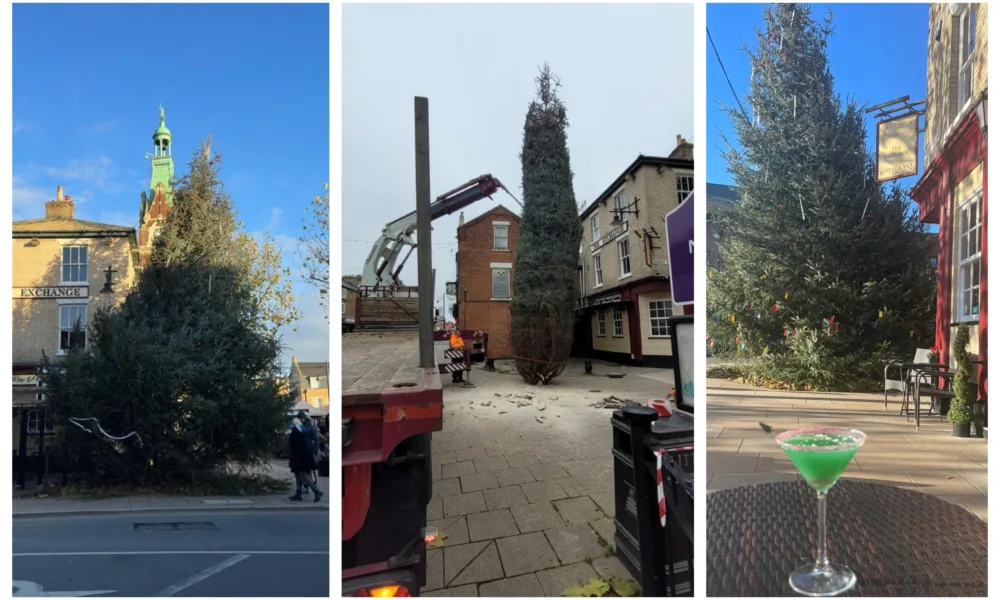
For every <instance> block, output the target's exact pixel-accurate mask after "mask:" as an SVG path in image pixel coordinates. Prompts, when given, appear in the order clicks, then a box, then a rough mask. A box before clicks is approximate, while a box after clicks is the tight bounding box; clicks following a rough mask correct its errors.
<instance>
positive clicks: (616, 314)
mask: <svg viewBox="0 0 1000 600" xmlns="http://www.w3.org/2000/svg"><path fill="white" fill-rule="evenodd" d="M611 337H616V338H623V337H625V311H623V310H622V309H621V308H619V307H617V306H616V307H614V308H612V309H611Z"/></svg>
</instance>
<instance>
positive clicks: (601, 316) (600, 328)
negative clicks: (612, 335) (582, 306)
mask: <svg viewBox="0 0 1000 600" xmlns="http://www.w3.org/2000/svg"><path fill="white" fill-rule="evenodd" d="M597 337H608V311H607V310H606V309H603V308H600V309H598V310H597Z"/></svg>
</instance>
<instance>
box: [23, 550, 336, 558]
mask: <svg viewBox="0 0 1000 600" xmlns="http://www.w3.org/2000/svg"><path fill="white" fill-rule="evenodd" d="M177 554H227V555H229V554H246V555H248V556H254V555H256V554H261V555H267V554H330V551H329V550H134V551H133V550H123V551H121V552H116V551H114V550H107V551H104V552H15V553H14V554H12V556H13V557H15V558H16V557H18V556H23V557H31V556H36V557H45V556H169V555H177Z"/></svg>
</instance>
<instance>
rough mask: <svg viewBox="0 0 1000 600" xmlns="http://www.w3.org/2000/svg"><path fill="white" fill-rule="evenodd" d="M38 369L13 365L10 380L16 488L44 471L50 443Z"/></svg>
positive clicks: (51, 431) (36, 477) (51, 427)
mask: <svg viewBox="0 0 1000 600" xmlns="http://www.w3.org/2000/svg"><path fill="white" fill-rule="evenodd" d="M37 372H38V367H37V366H36V365H14V366H13V378H12V392H13V393H12V399H13V402H12V410H13V415H12V417H13V433H14V436H13V458H14V477H15V482H16V484H17V485H18V486H19V487H24V485H25V483H26V482H27V480H28V479H29V478H31V477H34V478H35V479H36V480H38V481H39V482H40V480H41V477H42V474H43V473H45V471H46V468H45V467H46V465H45V462H46V458H45V457H46V446H47V445H50V440H51V439H52V435H53V433H54V431H53V424H52V419H51V418H50V417H49V416H47V415H46V412H45V404H44V401H43V399H42V396H41V394H40V393H39V391H38V374H37Z"/></svg>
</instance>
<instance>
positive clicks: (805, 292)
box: [707, 4, 937, 389]
mask: <svg viewBox="0 0 1000 600" xmlns="http://www.w3.org/2000/svg"><path fill="white" fill-rule="evenodd" d="M811 12H812V9H811V7H810V6H809V5H802V4H776V5H769V6H768V7H767V8H765V10H764V15H763V26H762V27H761V28H759V29H758V30H757V44H756V48H753V49H750V48H748V49H747V53H748V54H749V56H750V62H751V72H752V77H751V85H750V89H749V91H748V92H747V94H746V96H745V98H744V100H743V102H742V103H741V104H740V105H738V106H735V107H729V109H728V111H729V115H730V119H731V121H732V123H733V127H734V129H735V130H736V134H737V136H738V144H735V145H733V144H730V143H729V142H728V140H726V145H727V148H726V150H725V151H724V153H723V155H724V157H725V158H726V159H727V161H728V171H729V172H730V173H731V174H732V179H733V185H734V186H735V187H736V188H738V191H739V193H740V196H741V202H739V204H738V206H737V207H736V208H735V210H734V211H732V212H731V213H723V214H717V215H715V218H716V219H717V220H718V221H719V229H720V230H721V231H722V233H721V234H720V239H719V264H715V265H708V269H709V279H708V304H709V306H708V311H707V313H708V315H707V316H708V322H707V325H708V331H709V334H710V336H711V338H712V340H713V342H714V347H715V349H716V350H717V351H722V352H726V351H728V352H733V353H736V354H739V355H742V356H751V357H757V358H758V359H759V360H757V361H756V363H755V365H756V366H755V367H753V368H752V373H751V374H752V375H754V376H756V377H757V378H763V379H768V380H774V381H777V382H780V383H782V384H786V385H791V386H793V387H806V388H817V389H856V388H858V387H867V386H869V385H871V384H872V383H873V382H875V381H879V380H880V377H881V374H882V368H883V366H884V364H885V363H886V362H887V361H889V360H890V359H891V358H892V357H906V356H909V357H912V355H913V351H914V350H915V348H916V347H917V346H925V347H926V346H929V345H931V344H932V343H933V327H934V302H935V273H934V270H933V268H932V267H931V264H930V260H931V259H932V258H933V257H934V256H935V255H936V252H935V250H934V249H935V248H936V244H937V239H936V236H935V235H933V234H929V233H927V230H926V228H925V226H924V225H922V224H921V223H920V221H919V218H918V215H917V212H916V210H915V207H914V205H913V204H912V203H911V202H910V201H909V199H908V198H907V196H906V193H905V192H904V190H903V189H902V188H900V186H898V185H895V184H892V185H881V184H877V183H875V168H874V160H873V157H872V155H871V154H870V153H869V150H868V146H867V140H866V132H865V122H864V116H863V112H862V111H863V107H862V106H861V105H859V104H858V103H857V102H856V101H855V100H853V99H850V100H848V101H847V102H843V101H842V100H841V97H840V96H839V95H838V94H837V93H836V91H835V89H834V79H833V74H832V73H831V71H830V65H829V62H828V61H827V56H826V49H827V39H828V38H829V36H830V35H831V34H832V15H828V16H827V18H826V19H825V20H823V21H822V22H819V21H816V20H814V19H813V18H812V14H811Z"/></svg>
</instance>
